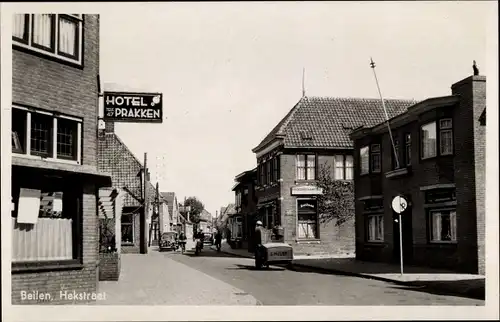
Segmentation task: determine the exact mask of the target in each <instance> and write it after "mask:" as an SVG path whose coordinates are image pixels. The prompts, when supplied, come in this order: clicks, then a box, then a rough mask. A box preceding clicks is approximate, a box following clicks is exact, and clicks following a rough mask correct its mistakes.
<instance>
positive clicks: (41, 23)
mask: <svg viewBox="0 0 500 322" xmlns="http://www.w3.org/2000/svg"><path fill="white" fill-rule="evenodd" d="M82 33H83V16H82V15H80V14H16V15H14V26H13V33H12V40H13V42H14V44H15V45H18V46H20V47H23V48H29V49H31V50H33V51H36V52H39V53H44V54H46V55H49V56H51V57H56V58H59V59H62V60H65V61H68V62H72V63H77V64H81V63H82V55H83V50H82V38H83V34H82Z"/></svg>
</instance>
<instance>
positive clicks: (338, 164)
mask: <svg viewBox="0 0 500 322" xmlns="http://www.w3.org/2000/svg"><path fill="white" fill-rule="evenodd" d="M334 159H335V161H334V162H335V163H334V165H335V180H344V179H345V175H344V156H343V155H335V156H334Z"/></svg>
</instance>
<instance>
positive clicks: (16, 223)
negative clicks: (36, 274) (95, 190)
mask: <svg viewBox="0 0 500 322" xmlns="http://www.w3.org/2000/svg"><path fill="white" fill-rule="evenodd" d="M18 171H19V173H16V174H14V175H13V178H15V179H13V182H12V192H11V193H12V199H13V201H14V209H13V211H12V214H11V217H12V262H13V263H14V264H16V263H21V262H22V263H34V262H49V261H73V260H79V259H80V249H81V248H80V246H81V245H82V235H81V233H80V232H81V230H80V228H79V227H80V224H81V217H80V212H81V209H82V195H83V192H82V191H81V189H80V188H79V187H81V185H80V184H75V179H74V178H71V179H70V178H69V177H63V178H60V177H48V176H44V175H40V174H37V173H34V172H31V173H26V172H27V170H26V169H23V174H21V172H20V171H21V170H18ZM28 171H29V170H28Z"/></svg>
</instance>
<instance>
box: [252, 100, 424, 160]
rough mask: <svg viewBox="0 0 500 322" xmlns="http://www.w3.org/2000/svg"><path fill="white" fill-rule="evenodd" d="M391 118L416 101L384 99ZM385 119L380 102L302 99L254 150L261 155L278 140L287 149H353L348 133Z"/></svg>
mask: <svg viewBox="0 0 500 322" xmlns="http://www.w3.org/2000/svg"><path fill="white" fill-rule="evenodd" d="M384 102H385V105H386V108H387V113H388V114H389V118H391V117H394V116H396V115H399V114H401V113H403V112H405V111H406V110H407V108H408V107H410V106H412V105H413V104H415V103H417V102H416V101H415V100H403V99H384ZM384 120H385V114H384V110H383V108H382V103H381V100H380V99H371V98H337V97H303V98H301V99H300V100H299V102H298V103H297V104H296V105H295V106H294V107H293V108H292V109H291V110H290V112H288V114H287V115H286V116H285V117H284V118H283V119H282V120H281V121H280V122H279V123H278V124H277V125H276V126H275V127H274V129H273V130H272V131H271V132H270V133H269V134H268V135H267V136H266V137H265V138H264V139H263V140H262V141H261V142H260V143H259V145H258V146H257V147H255V148H254V149H253V150H252V151H253V152H254V153H257V152H259V151H260V150H262V149H263V148H265V147H266V146H267V145H268V144H269V143H271V142H273V141H274V140H276V139H280V138H281V139H283V144H284V146H285V148H301V147H311V148H352V141H351V139H350V138H349V133H350V132H351V131H352V130H353V129H355V128H357V127H359V126H361V125H364V126H373V125H375V124H378V123H381V122H383V121H384Z"/></svg>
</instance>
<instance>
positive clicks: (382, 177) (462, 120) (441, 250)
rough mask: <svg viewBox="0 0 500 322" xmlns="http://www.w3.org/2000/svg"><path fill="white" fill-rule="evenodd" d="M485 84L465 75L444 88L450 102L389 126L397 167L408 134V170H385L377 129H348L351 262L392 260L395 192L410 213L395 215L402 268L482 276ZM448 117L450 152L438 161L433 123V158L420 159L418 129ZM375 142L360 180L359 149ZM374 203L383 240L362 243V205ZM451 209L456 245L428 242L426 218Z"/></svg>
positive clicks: (381, 128)
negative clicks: (374, 157)
mask: <svg viewBox="0 0 500 322" xmlns="http://www.w3.org/2000/svg"><path fill="white" fill-rule="evenodd" d="M485 88H486V79H485V78H484V77H482V76H471V77H468V78H466V79H464V80H462V81H460V82H458V83H456V84H454V85H453V86H452V96H448V97H440V98H432V99H429V100H426V101H424V102H421V103H419V104H416V105H415V107H412V108H410V109H409V110H408V112H406V113H404V114H402V115H400V116H398V117H396V118H394V119H392V120H391V129H392V131H393V137H394V139H398V140H399V142H400V145H399V146H400V148H399V151H400V152H399V158H400V161H401V162H405V155H404V149H405V143H404V142H405V141H404V138H405V134H411V142H412V145H411V164H410V165H406V164H405V163H403V164H402V166H401V167H400V169H398V170H393V169H394V168H393V164H392V161H391V160H392V145H391V140H390V137H389V135H388V133H387V131H386V126H385V125H384V124H380V125H377V126H375V127H372V128H366V129H361V130H358V131H355V132H354V133H353V134H352V137H353V138H354V139H355V144H354V147H355V172H354V175H355V197H356V204H355V209H356V256H357V258H359V259H362V260H372V261H385V262H389V261H396V262H398V261H399V226H398V224H397V223H395V219H397V216H396V215H395V214H393V211H392V209H391V201H392V199H393V198H394V197H395V196H396V195H398V194H402V195H403V196H404V197H405V198H406V199H407V200H408V201H409V205H410V207H409V208H408V209H407V210H405V212H404V213H403V214H402V226H403V257H404V262H405V263H407V264H416V265H424V266H430V267H437V268H448V269H453V270H456V271H461V272H468V273H479V274H484V168H485V163H484V142H485V136H484V131H485V127H484V126H481V124H480V122H479V118H480V115H481V113H482V112H483V111H484V109H485V95H486V91H485ZM442 119H451V120H452V122H453V139H452V141H453V153H452V154H450V155H441V153H440V150H439V149H440V143H439V142H440V141H439V140H440V136H439V125H436V126H437V133H438V136H437V138H438V139H437V143H436V145H437V156H436V157H433V158H430V159H422V158H421V153H422V147H421V134H420V127H421V126H422V125H423V124H425V123H428V122H431V121H436V124H439V120H442ZM373 143H380V144H381V150H382V169H381V172H380V173H369V174H365V175H361V174H360V156H359V151H360V148H361V147H363V146H368V145H370V144H373ZM447 191H449V193H450V196H452V194H453V193H454V194H455V197H451V198H450V199H447V200H445V199H443V200H442V201H436V202H431V201H429V200H428V199H426V195H429V194H430V193H435V192H441V193H443V192H446V193H448V192H447ZM370 198H371V200H379V201H380V202H381V205H382V206H383V209H381V212H382V213H383V217H384V227H383V228H384V234H383V241H379V242H367V239H366V234H367V227H366V222H367V221H366V218H367V216H368V215H370V214H372V212H370V211H368V210H367V209H366V208H365V207H366V205H367V200H370ZM442 209H444V210H446V209H448V210H455V211H456V242H453V241H452V242H445V243H436V242H431V241H430V236H431V234H432V232H431V230H432V228H431V217H430V215H431V212H432V211H438V210H442Z"/></svg>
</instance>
